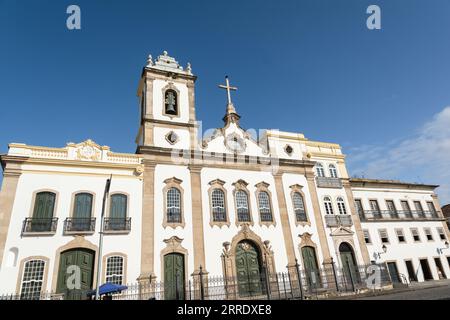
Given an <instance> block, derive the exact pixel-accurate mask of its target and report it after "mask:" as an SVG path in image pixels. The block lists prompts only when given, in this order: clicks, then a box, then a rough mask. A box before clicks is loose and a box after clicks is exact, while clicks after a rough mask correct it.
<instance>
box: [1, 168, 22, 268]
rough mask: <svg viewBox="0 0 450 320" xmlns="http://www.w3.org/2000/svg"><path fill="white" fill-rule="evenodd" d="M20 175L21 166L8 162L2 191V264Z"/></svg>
mask: <svg viewBox="0 0 450 320" xmlns="http://www.w3.org/2000/svg"><path fill="white" fill-rule="evenodd" d="M20 175H21V173H20V168H19V166H18V165H17V164H15V163H12V164H10V163H8V164H7V165H6V168H5V171H4V173H3V182H2V189H1V192H0V266H1V264H2V259H3V255H4V253H5V244H6V238H7V236H8V228H9V223H10V221H11V215H12V208H13V204H14V200H15V198H16V190H17V184H18V182H19V178H20Z"/></svg>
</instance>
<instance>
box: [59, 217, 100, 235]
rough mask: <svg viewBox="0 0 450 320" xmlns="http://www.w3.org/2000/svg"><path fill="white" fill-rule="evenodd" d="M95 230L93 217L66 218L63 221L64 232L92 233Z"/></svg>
mask: <svg viewBox="0 0 450 320" xmlns="http://www.w3.org/2000/svg"><path fill="white" fill-rule="evenodd" d="M94 231H95V218H67V219H66V220H65V221H64V232H65V233H78V232H81V233H93V232H94Z"/></svg>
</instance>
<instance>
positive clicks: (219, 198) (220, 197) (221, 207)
mask: <svg viewBox="0 0 450 320" xmlns="http://www.w3.org/2000/svg"><path fill="white" fill-rule="evenodd" d="M211 205H212V213H213V220H214V221H218V222H223V221H227V215H226V209H225V194H224V193H223V191H222V190H221V189H214V190H213V191H212V193H211Z"/></svg>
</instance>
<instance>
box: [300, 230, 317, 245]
mask: <svg viewBox="0 0 450 320" xmlns="http://www.w3.org/2000/svg"><path fill="white" fill-rule="evenodd" d="M299 237H300V247H316V244H315V243H314V241H312V239H311V237H312V234H311V233H309V232H304V233H302V234H300V235H299Z"/></svg>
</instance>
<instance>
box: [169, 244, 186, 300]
mask: <svg viewBox="0 0 450 320" xmlns="http://www.w3.org/2000/svg"><path fill="white" fill-rule="evenodd" d="M164 299H165V300H184V256H183V255H182V254H179V253H170V254H167V255H165V256H164Z"/></svg>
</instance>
